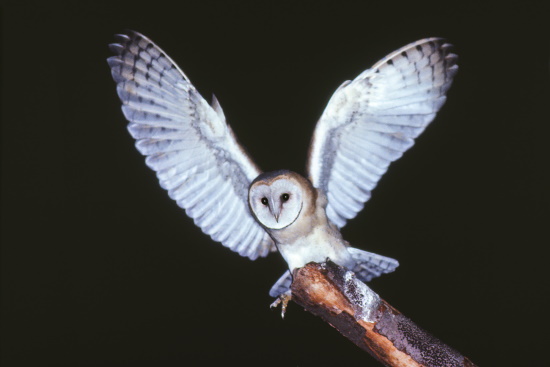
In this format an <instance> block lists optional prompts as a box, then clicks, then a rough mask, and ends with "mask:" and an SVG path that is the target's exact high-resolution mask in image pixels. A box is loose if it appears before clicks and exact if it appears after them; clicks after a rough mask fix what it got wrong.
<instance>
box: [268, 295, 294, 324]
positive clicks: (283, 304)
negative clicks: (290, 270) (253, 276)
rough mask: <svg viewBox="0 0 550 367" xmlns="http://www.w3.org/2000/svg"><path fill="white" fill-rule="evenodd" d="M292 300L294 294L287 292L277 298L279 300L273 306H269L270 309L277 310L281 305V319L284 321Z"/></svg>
mask: <svg viewBox="0 0 550 367" xmlns="http://www.w3.org/2000/svg"><path fill="white" fill-rule="evenodd" d="M291 299H292V293H291V292H290V291H286V292H285V293H283V294H281V295H280V296H279V297H277V299H276V300H275V301H274V302H273V303H272V304H271V305H269V307H270V308H277V307H278V306H279V304H281V318H282V319H284V318H285V312H286V308H287V306H288V302H290V300H291Z"/></svg>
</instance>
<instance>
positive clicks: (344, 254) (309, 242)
mask: <svg viewBox="0 0 550 367" xmlns="http://www.w3.org/2000/svg"><path fill="white" fill-rule="evenodd" d="M277 247H278V249H279V251H280V252H281V255H282V256H283V258H284V259H285V261H286V262H287V263H288V267H289V269H290V270H294V269H295V268H301V267H303V266H304V265H306V264H307V263H309V262H312V261H314V262H319V263H320V262H324V261H326V260H327V258H330V259H331V260H332V261H334V262H335V263H337V264H339V265H342V266H348V264H349V263H350V262H352V259H351V255H350V254H349V252H348V250H347V247H346V245H345V243H344V241H342V240H341V239H340V238H337V237H335V236H333V235H331V233H330V231H327V230H326V229H324V228H320V227H316V228H314V229H312V231H311V232H309V233H307V234H305V235H303V236H301V237H298V238H293V239H292V240H290V241H281V242H280V243H279V244H278V246H277Z"/></svg>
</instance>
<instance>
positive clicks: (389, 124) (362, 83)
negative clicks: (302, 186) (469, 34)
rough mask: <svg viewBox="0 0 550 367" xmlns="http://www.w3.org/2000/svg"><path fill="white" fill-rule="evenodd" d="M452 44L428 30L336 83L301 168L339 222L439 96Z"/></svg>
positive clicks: (453, 68) (448, 76) (452, 62)
mask: <svg viewBox="0 0 550 367" xmlns="http://www.w3.org/2000/svg"><path fill="white" fill-rule="evenodd" d="M450 48H451V45H449V44H446V43H445V42H444V40H442V39H439V38H427V39H423V40H420V41H417V42H414V43H411V44H410V45H407V46H405V47H403V48H401V49H399V50H397V51H395V52H393V53H391V54H390V55H388V56H386V57H385V58H383V59H382V60H380V61H379V62H378V63H376V64H375V65H374V66H373V67H372V68H371V69H368V70H365V71H364V72H363V73H361V74H360V75H359V76H358V77H357V78H355V79H354V80H353V81H347V82H345V83H344V84H342V85H341V86H340V88H338V90H336V92H335V93H334V95H333V96H332V97H331V99H330V101H329V103H328V105H327V107H326V109H325V111H324V112H323V114H322V116H321V118H320V120H319V122H318V123H317V126H316V128H315V132H314V134H313V140H312V143H311V146H310V154H309V160H308V173H309V176H310V179H311V182H312V183H313V185H314V186H315V187H317V188H319V189H321V190H323V191H324V192H325V194H326V195H327V198H328V205H327V215H328V217H329V219H330V220H331V221H332V222H333V223H334V224H336V225H337V226H338V227H343V226H344V225H345V224H346V221H347V220H348V219H351V218H354V217H355V216H356V215H357V213H358V212H359V211H361V209H363V206H364V204H365V202H366V201H367V200H368V199H369V198H370V196H371V191H372V189H374V187H375V186H376V184H377V183H378V180H379V179H380V177H381V176H382V175H383V174H384V173H385V172H386V170H387V169H388V166H389V164H390V163H391V162H393V161H395V160H397V159H398V158H400V157H401V155H402V154H403V153H404V152H405V151H406V150H407V149H409V148H410V147H411V146H412V145H413V144H414V139H415V138H416V137H417V136H418V135H420V133H422V131H424V129H425V128H426V126H427V125H428V124H429V123H430V122H431V121H432V120H433V119H434V117H435V115H436V113H437V111H438V110H439V109H440V108H441V106H442V105H443V104H444V103H445V98H446V97H445V93H446V92H447V90H448V89H449V87H450V86H451V83H452V80H453V77H454V75H455V74H456V72H457V70H458V66H457V65H456V60H457V56H456V55H454V54H452V53H450V51H449V49H450Z"/></svg>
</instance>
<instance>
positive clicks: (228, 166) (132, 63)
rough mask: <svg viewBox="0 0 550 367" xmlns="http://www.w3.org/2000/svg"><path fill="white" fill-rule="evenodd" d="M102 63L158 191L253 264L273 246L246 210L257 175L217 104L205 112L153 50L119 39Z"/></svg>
mask: <svg viewBox="0 0 550 367" xmlns="http://www.w3.org/2000/svg"><path fill="white" fill-rule="evenodd" d="M111 49H112V51H113V52H114V53H115V56H113V57H111V58H109V59H108V63H109V66H110V67H111V73H112V75H113V78H114V80H115V82H116V83H117V92H118V95H119V97H120V99H121V101H122V111H123V112H124V116H125V117H126V119H127V120H128V121H129V125H128V130H129V131H130V134H131V135H132V136H133V137H134V138H135V139H136V147H137V149H138V150H139V151H140V153H141V154H143V155H145V156H146V157H147V159H146V163H147V165H148V166H149V167H150V168H151V169H153V170H154V171H156V173H157V177H158V179H159V182H160V185H161V186H162V188H164V189H166V190H167V191H168V194H169V195H170V197H171V198H172V199H174V200H175V201H176V202H177V203H178V205H179V206H180V207H182V208H183V209H185V212H186V213H187V215H188V216H190V217H191V218H193V219H194V221H195V224H196V225H197V226H199V227H200V228H201V229H202V231H203V232H204V233H206V234H208V235H210V237H212V239H213V240H215V241H218V242H221V243H222V244H223V245H224V246H226V247H228V248H230V249H231V250H233V251H236V252H238V253H239V254H240V255H242V256H246V257H249V258H250V259H252V260H254V259H256V258H257V257H259V256H266V255H267V254H268V253H269V252H270V251H273V250H275V246H274V243H273V241H272V240H271V238H270V237H269V235H268V234H267V233H266V232H265V230H264V229H263V228H262V227H261V226H260V225H259V224H258V223H257V222H256V221H255V219H254V218H253V216H252V214H251V213H250V210H249V208H248V187H249V185H250V183H251V182H252V181H253V180H254V179H255V178H256V177H257V176H258V175H259V174H260V173H261V171H260V170H259V169H258V168H257V167H256V166H255V164H254V163H253V162H252V160H251V159H250V158H249V157H248V155H247V154H246V153H245V152H244V150H243V149H242V147H241V146H240V145H239V143H238V142H237V139H236V138H235V136H234V134H233V132H232V130H231V128H230V127H229V125H228V124H227V123H226V121H225V116H224V114H223V112H222V110H221V107H220V105H219V104H218V102H217V100H215V99H214V100H213V103H212V106H210V105H209V104H208V103H207V102H206V101H205V100H204V99H203V98H202V97H201V95H200V94H199V92H198V91H197V90H196V89H195V87H194V86H193V85H192V84H191V82H190V81H189V79H188V78H187V77H186V76H185V74H184V73H183V72H182V71H181V70H180V69H179V68H178V66H177V65H176V64H175V63H174V62H173V61H172V60H171V59H170V58H169V57H168V55H166V54H165V53H164V52H163V51H162V50H161V49H160V48H159V47H158V46H157V45H155V44H154V43H153V42H152V41H150V40H149V39H148V38H146V37H145V36H143V35H141V34H139V33H136V32H132V33H130V34H129V35H119V36H118V43H116V44H112V45H111Z"/></svg>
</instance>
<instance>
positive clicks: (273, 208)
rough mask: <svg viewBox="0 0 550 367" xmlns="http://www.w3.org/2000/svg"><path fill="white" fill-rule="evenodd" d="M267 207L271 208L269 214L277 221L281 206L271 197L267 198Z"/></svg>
mask: <svg viewBox="0 0 550 367" xmlns="http://www.w3.org/2000/svg"><path fill="white" fill-rule="evenodd" d="M269 201H270V203H269V207H270V209H271V214H273V216H274V217H275V221H276V222H277V223H279V216H280V215H281V207H280V206H279V205H276V204H275V201H274V200H273V199H270V200H269Z"/></svg>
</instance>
